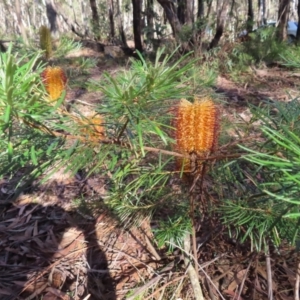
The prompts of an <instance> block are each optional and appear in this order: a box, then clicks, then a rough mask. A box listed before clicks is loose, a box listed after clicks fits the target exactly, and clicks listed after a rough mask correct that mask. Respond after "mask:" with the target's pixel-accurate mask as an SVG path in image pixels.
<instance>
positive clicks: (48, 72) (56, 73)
mask: <svg viewBox="0 0 300 300" xmlns="http://www.w3.org/2000/svg"><path fill="white" fill-rule="evenodd" d="M42 78H43V82H44V85H45V87H46V90H47V92H48V94H49V98H50V100H51V101H55V100H57V99H58V98H59V97H60V96H61V94H62V92H63V91H64V90H65V89H66V83H67V76H66V74H65V72H64V71H63V69H62V68H60V67H47V68H46V69H45V70H44V72H43V73H42Z"/></svg>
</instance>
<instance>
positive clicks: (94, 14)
mask: <svg viewBox="0 0 300 300" xmlns="http://www.w3.org/2000/svg"><path fill="white" fill-rule="evenodd" d="M90 6H91V10H92V20H93V33H94V35H95V38H96V40H97V41H100V39H101V38H100V26H99V24H100V22H99V14H98V10H97V2H96V0H90Z"/></svg>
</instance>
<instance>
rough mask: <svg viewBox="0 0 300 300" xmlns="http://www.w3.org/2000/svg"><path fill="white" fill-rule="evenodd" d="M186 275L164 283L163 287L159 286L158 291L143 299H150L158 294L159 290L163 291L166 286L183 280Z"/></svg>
mask: <svg viewBox="0 0 300 300" xmlns="http://www.w3.org/2000/svg"><path fill="white" fill-rule="evenodd" d="M185 276H186V275H182V276H180V277H176V278H174V279H172V280H171V281H168V282H167V283H165V284H164V285H163V286H161V287H160V288H159V289H157V290H155V292H154V293H152V294H151V295H150V296H148V297H147V298H145V299H144V300H149V299H151V298H152V297H153V296H154V295H156V294H157V293H158V292H160V291H161V290H163V289H165V288H166V287H167V286H168V285H170V284H172V283H174V282H176V281H178V280H181V279H182V278H184V277H185Z"/></svg>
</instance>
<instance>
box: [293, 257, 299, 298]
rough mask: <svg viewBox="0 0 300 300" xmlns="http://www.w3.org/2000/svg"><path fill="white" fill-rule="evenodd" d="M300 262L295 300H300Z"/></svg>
mask: <svg viewBox="0 0 300 300" xmlns="http://www.w3.org/2000/svg"><path fill="white" fill-rule="evenodd" d="M299 283H300V262H299V263H298V268H297V274H296V282H295V293H294V294H295V300H299V286H300V284H299Z"/></svg>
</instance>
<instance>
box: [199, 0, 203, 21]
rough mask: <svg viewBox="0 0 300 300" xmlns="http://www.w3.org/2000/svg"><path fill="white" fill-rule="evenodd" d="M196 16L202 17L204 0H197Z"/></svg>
mask: <svg viewBox="0 0 300 300" xmlns="http://www.w3.org/2000/svg"><path fill="white" fill-rule="evenodd" d="M197 17H198V19H203V18H204V0H198V12H197Z"/></svg>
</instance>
